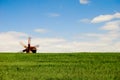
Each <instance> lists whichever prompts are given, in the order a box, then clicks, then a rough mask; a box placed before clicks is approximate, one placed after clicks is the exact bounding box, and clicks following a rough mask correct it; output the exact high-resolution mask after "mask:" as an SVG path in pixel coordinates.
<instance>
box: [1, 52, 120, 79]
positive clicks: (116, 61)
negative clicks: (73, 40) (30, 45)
mask: <svg viewBox="0 0 120 80" xmlns="http://www.w3.org/2000/svg"><path fill="white" fill-rule="evenodd" d="M0 80H120V53H117V54H116V53H106V54H104V53H95V54H93V53H87V54H86V53H67V54H63V53H58V54H53V53H51V54H47V53H45V54H13V53H11V54H10V53H1V54H0Z"/></svg>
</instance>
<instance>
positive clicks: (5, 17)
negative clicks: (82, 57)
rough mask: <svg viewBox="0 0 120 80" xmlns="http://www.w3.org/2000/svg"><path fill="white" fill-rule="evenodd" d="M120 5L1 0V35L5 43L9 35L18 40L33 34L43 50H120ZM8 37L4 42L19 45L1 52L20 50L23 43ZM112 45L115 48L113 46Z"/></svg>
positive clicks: (118, 0) (87, 0)
mask: <svg viewBox="0 0 120 80" xmlns="http://www.w3.org/2000/svg"><path fill="white" fill-rule="evenodd" d="M119 8H120V0H0V36H1V37H3V36H4V37H5V36H6V37H5V38H3V39H1V42H3V41H4V39H7V38H8V36H9V37H10V38H11V37H12V40H13V41H14V42H15V41H19V40H22V41H24V40H25V39H26V38H25V39H23V38H21V37H24V36H26V37H28V36H31V37H32V38H33V42H34V43H35V44H37V43H38V44H39V45H41V47H40V48H41V50H39V51H43V52H46V51H50V52H54V51H60V52H62V51H63V52H64V51H67V52H71V51H119V49H118V45H117V44H119V43H120V42H119V37H120V36H119V35H118V34H119V31H116V30H117V29H120V28H119V27H120V24H119V21H120V9H119ZM109 25H113V26H110V27H108V26H109ZM11 34H12V35H11ZM13 34H14V35H15V36H13ZM23 34H24V35H23ZM16 35H17V36H16ZM104 35H106V36H104ZM111 35H113V36H112V37H114V39H111ZM116 36H117V37H116ZM13 37H14V38H13ZM103 37H105V38H107V40H108V41H106V42H109V43H106V42H105V40H106V39H104V38H103ZM108 38H109V39H108ZM102 39H104V40H102ZM2 40H3V41H2ZM8 40H9V41H7V42H8V43H6V44H3V43H2V44H1V45H3V46H6V45H7V44H9V45H10V46H16V47H18V48H17V49H15V48H14V49H11V48H6V49H1V51H6V50H8V51H15V50H16V51H17V50H18V49H19V46H18V45H15V44H14V43H13V44H12V42H11V41H12V40H11V39H8ZM41 40H43V42H42V41H41ZM45 40H46V42H44V41H45ZM52 40H53V42H50V43H49V41H52ZM54 40H55V41H54ZM59 40H61V41H62V42H61V41H60V42H59ZM40 41H41V42H42V43H40ZM56 41H58V42H57V43H56ZM36 42H37V43H36ZM94 42H96V44H98V45H97V46H96V45H94ZM16 43H17V42H16ZM47 43H48V44H47ZM45 44H46V45H45ZM61 44H62V45H61ZM86 44H87V45H86ZM100 44H103V45H102V46H101V45H100ZM51 45H54V46H51ZM66 45H67V46H66ZM112 45H114V46H115V49H113V48H111V47H109V46H112ZM73 46H74V47H73ZM89 46H91V48H92V49H91V48H90V47H89ZM79 47H84V49H81V48H79ZM102 47H105V49H102ZM55 49H56V50H55ZM71 49H72V50H71ZM109 49H110V50H109Z"/></svg>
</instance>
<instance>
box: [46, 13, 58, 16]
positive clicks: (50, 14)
mask: <svg viewBox="0 0 120 80" xmlns="http://www.w3.org/2000/svg"><path fill="white" fill-rule="evenodd" d="M48 16H49V17H59V16H60V14H58V13H49V14H48Z"/></svg>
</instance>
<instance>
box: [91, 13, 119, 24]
mask: <svg viewBox="0 0 120 80" xmlns="http://www.w3.org/2000/svg"><path fill="white" fill-rule="evenodd" d="M118 18H119V19H120V13H118V12H117V13H115V14H111V15H110V14H107V15H99V16H97V17H95V18H93V19H92V21H91V23H100V22H105V21H110V20H112V19H118Z"/></svg>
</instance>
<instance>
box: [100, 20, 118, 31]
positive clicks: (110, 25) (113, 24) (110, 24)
mask: <svg viewBox="0 0 120 80" xmlns="http://www.w3.org/2000/svg"><path fill="white" fill-rule="evenodd" d="M101 29H102V30H111V31H120V20H116V21H111V22H107V23H106V24H105V25H104V26H102V27H101Z"/></svg>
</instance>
